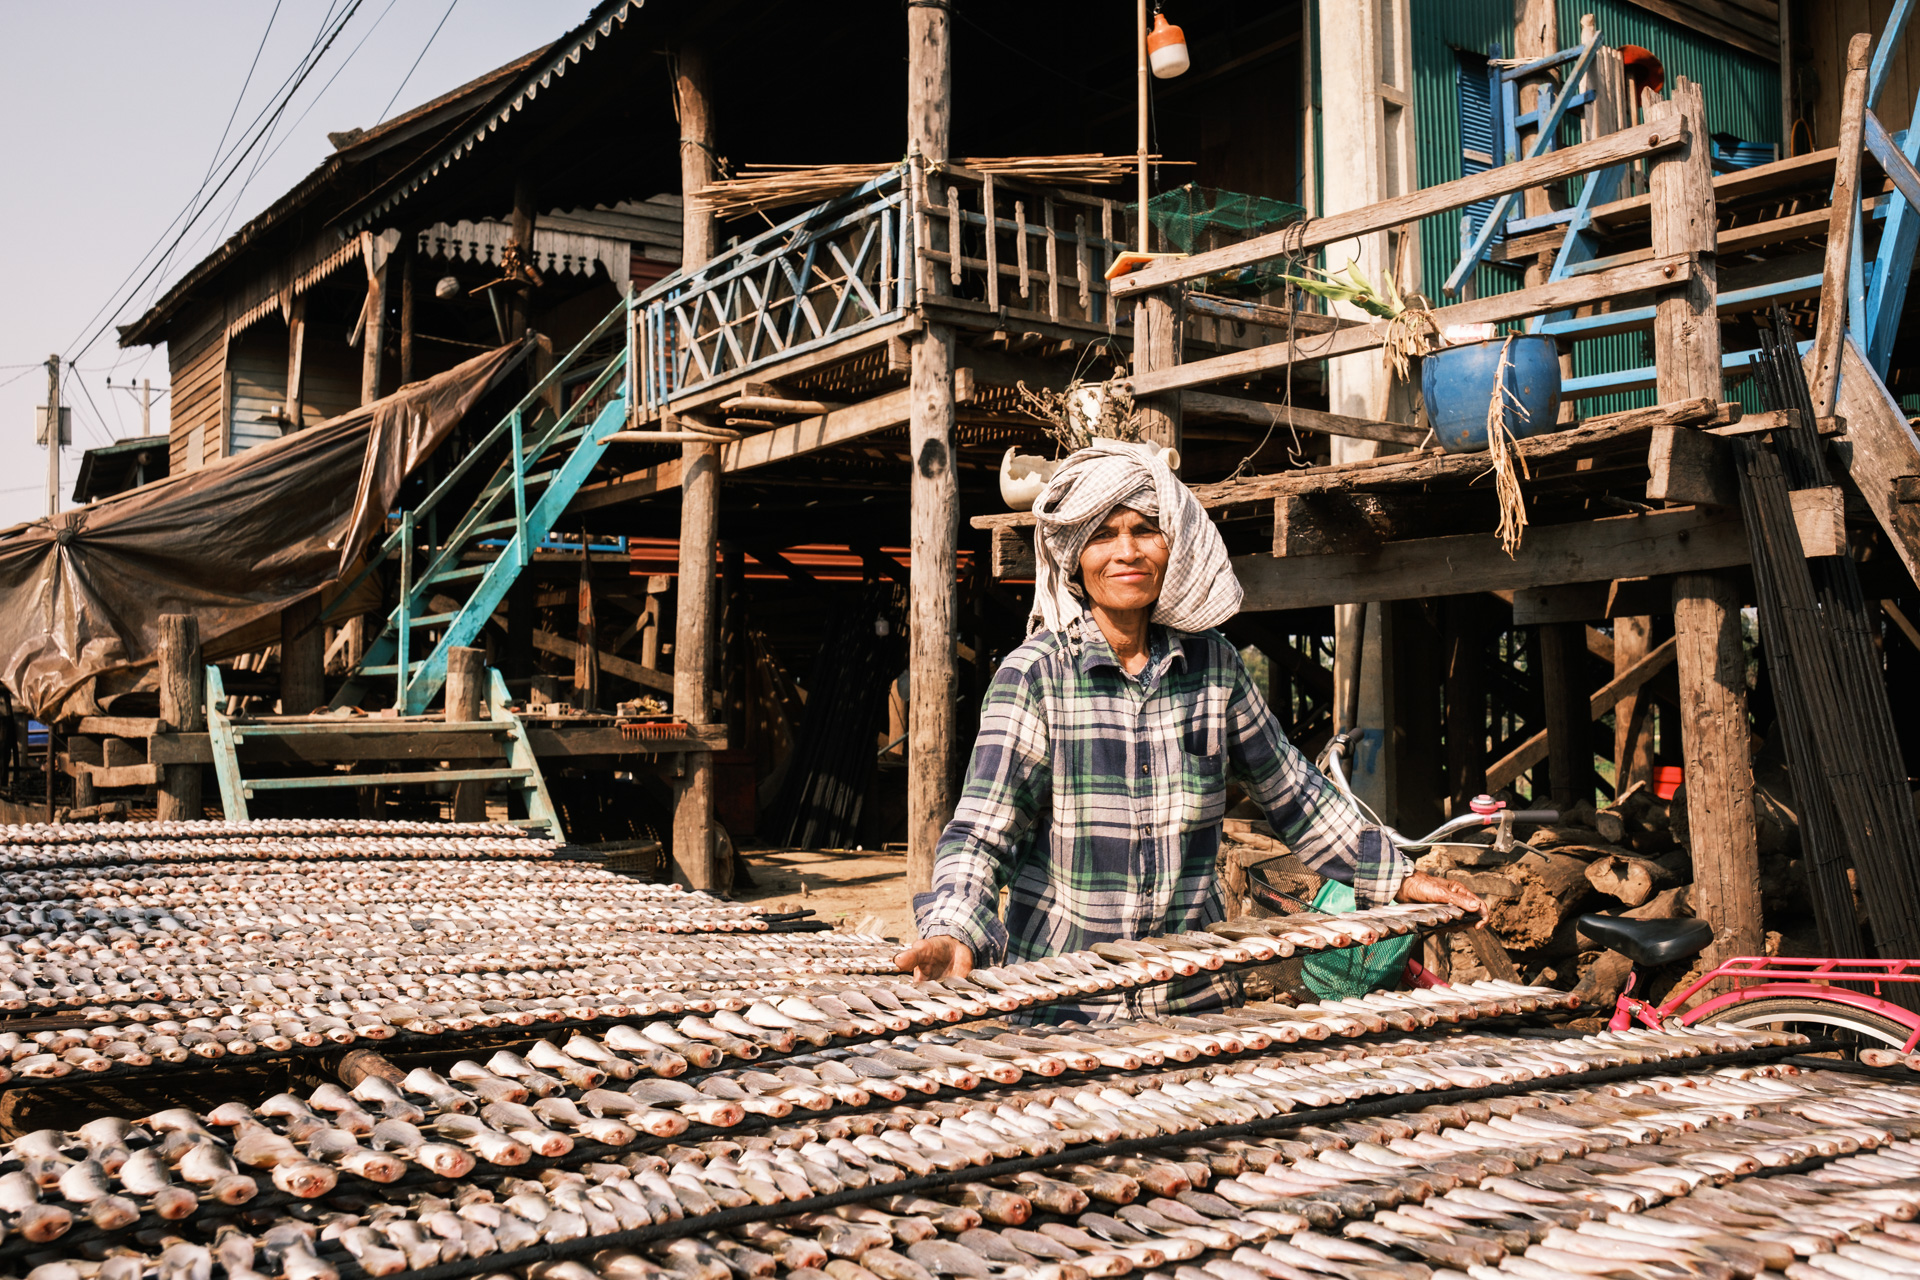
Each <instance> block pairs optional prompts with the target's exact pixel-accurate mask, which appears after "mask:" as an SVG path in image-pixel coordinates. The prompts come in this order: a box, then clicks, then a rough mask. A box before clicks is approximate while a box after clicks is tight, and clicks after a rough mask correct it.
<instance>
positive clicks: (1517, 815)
mask: <svg viewBox="0 0 1920 1280" xmlns="http://www.w3.org/2000/svg"><path fill="white" fill-rule="evenodd" d="M1513 820H1514V821H1515V822H1531V823H1533V824H1535V825H1537V826H1545V825H1547V824H1549V823H1554V822H1558V821H1560V811H1559V810H1558V809H1515V810H1514V811H1513Z"/></svg>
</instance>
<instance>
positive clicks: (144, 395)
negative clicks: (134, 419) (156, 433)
mask: <svg viewBox="0 0 1920 1280" xmlns="http://www.w3.org/2000/svg"><path fill="white" fill-rule="evenodd" d="M140 434H141V435H143V436H150V435H152V434H153V379H151V378H142V379H140Z"/></svg>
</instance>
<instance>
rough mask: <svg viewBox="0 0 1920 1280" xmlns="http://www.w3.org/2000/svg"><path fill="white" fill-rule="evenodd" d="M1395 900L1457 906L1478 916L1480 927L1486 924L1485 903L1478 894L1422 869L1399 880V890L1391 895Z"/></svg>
mask: <svg viewBox="0 0 1920 1280" xmlns="http://www.w3.org/2000/svg"><path fill="white" fill-rule="evenodd" d="M1393 900H1394V901H1395V902H1431V903H1437V904H1438V905H1440V906H1445V907H1459V908H1460V909H1461V910H1462V911H1468V912H1472V913H1473V914H1475V915H1478V916H1479V917H1480V927H1483V928H1484V927H1485V925H1486V922H1487V921H1486V915H1487V908H1486V904H1485V903H1483V902H1481V901H1480V895H1478V894H1476V893H1475V892H1474V891H1473V890H1471V889H1469V888H1467V886H1465V885H1463V884H1460V883H1459V882H1457V881H1454V880H1447V879H1444V878H1442V877H1440V876H1430V875H1428V874H1427V873H1426V872H1424V871H1415V872H1414V873H1412V874H1411V875H1409V876H1408V877H1407V878H1406V879H1405V880H1402V881H1401V882H1400V892H1398V893H1396V894H1394V895H1393Z"/></svg>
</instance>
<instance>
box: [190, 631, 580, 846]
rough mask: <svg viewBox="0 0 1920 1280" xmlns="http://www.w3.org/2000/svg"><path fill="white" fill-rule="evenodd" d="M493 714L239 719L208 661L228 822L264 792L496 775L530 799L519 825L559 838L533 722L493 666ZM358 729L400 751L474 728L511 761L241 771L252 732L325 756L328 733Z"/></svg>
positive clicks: (242, 815) (210, 721)
mask: <svg viewBox="0 0 1920 1280" xmlns="http://www.w3.org/2000/svg"><path fill="white" fill-rule="evenodd" d="M487 677H488V689H487V718H486V719H484V720H466V721H458V720H456V721H449V720H447V719H446V718H445V717H444V716H396V717H390V718H389V717H359V718H349V717H342V716H326V715H322V716H273V717H262V718H257V719H245V720H236V719H234V718H233V717H231V716H229V715H227V712H226V707H227V693H226V687H225V685H224V683H223V682H222V680H221V678H220V668H219V667H217V666H208V668H207V737H208V738H209V739H210V740H211V742H212V744H213V771H214V775H215V777H217V778H218V779H219V782H220V807H221V809H222V810H223V811H224V812H225V815H226V818H227V821H229V822H245V821H247V819H248V812H247V802H248V801H249V800H252V799H254V798H256V797H257V796H258V795H259V793H261V792H265V791H306V790H319V789H324V788H331V787H393V786H420V785H425V784H428V783H435V782H495V781H503V782H507V783H509V784H510V786H511V789H512V790H513V792H514V793H515V794H517V795H518V796H519V797H520V799H521V802H522V803H523V804H524V805H525V806H526V811H527V816H526V817H525V818H516V819H513V820H512V821H513V824H514V825H515V826H522V827H529V828H540V829H544V830H545V831H546V833H547V834H548V835H550V836H553V837H556V838H558V837H560V836H561V835H562V834H563V833H562V831H561V828H560V819H559V815H558V813H557V812H556V811H555V809H554V807H553V800H552V798H551V797H549V796H548V794H547V783H546V779H545V778H544V777H542V776H541V773H540V762H539V760H538V759H537V758H535V756H534V753H533V745H532V743H531V742H529V741H528V739H527V730H526V726H525V725H524V724H523V723H521V720H520V717H518V716H516V715H514V714H513V712H512V711H510V710H508V697H507V684H506V681H505V680H503V679H501V677H500V673H499V672H498V671H496V670H493V669H491V668H489V669H488V671H487ZM348 729H351V730H352V731H353V732H354V733H355V734H356V735H366V734H369V733H372V734H375V735H379V736H389V735H390V736H391V737H392V738H393V740H394V755H395V757H397V758H398V757H404V756H406V755H407V754H408V752H407V742H408V740H409V739H413V740H416V741H417V740H418V739H419V738H420V737H421V735H424V734H448V733H472V734H485V735H487V736H489V737H492V738H494V739H495V740H496V741H497V743H498V745H499V746H500V748H501V754H502V755H503V756H504V757H505V762H504V763H503V764H500V765H494V766H489V767H485V768H475V769H464V768H462V769H455V768H444V769H443V768H433V769H414V770H408V771H403V772H397V773H337V772H335V773H319V774H311V775H306V776H302V777H292V778H247V777H245V776H243V775H242V773H241V771H240V751H239V748H240V747H241V745H242V744H244V743H245V742H246V741H247V740H248V739H250V738H304V739H306V740H307V741H308V742H309V743H311V744H312V745H313V747H314V748H315V750H314V752H313V754H315V755H320V756H321V757H322V758H324V751H325V739H326V738H327V737H328V736H329V735H337V734H339V733H341V732H342V731H343V730H348Z"/></svg>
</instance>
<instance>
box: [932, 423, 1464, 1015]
mask: <svg viewBox="0 0 1920 1280" xmlns="http://www.w3.org/2000/svg"><path fill="white" fill-rule="evenodd" d="M1034 514H1035V521H1036V528H1035V531H1034V553H1035V561H1036V573H1035V584H1034V586H1035V590H1034V618H1033V620H1032V621H1031V623H1030V624H1029V625H1030V627H1031V628H1032V631H1033V634H1032V635H1031V636H1030V637H1029V638H1028V640H1027V642H1026V643H1025V644H1023V645H1021V646H1020V647H1019V648H1018V649H1016V650H1014V651H1013V653H1011V654H1009V655H1008V657H1007V660H1006V661H1005V662H1004V663H1002V664H1001V666H1000V670H999V671H998V672H997V673H996V674H995V676H994V681H993V687H992V688H991V689H990V690H989V692H988V694H987V698H986V702H985V704H984V705H983V706H982V708H981V713H980V736H979V738H978V739H977V741H976V742H975V744H974V752H973V760H972V763H971V765H970V766H969V769H968V774H967V782H966V786H965V788H964V790H963V792H962V794H961V799H960V803H959V805H958V807H957V808H956V809H955V811H954V816H953V820H952V821H951V822H950V823H948V824H947V828H946V830H945V832H944V833H942V835H941V838H940V846H939V850H938V852H937V854H936V855H935V861H934V883H933V891H932V892H931V893H927V894H922V895H920V896H919V897H917V898H916V899H915V901H914V915H915V918H916V922H917V924H918V926H919V931H920V937H921V941H920V942H918V943H916V944H915V945H913V946H911V947H908V948H907V949H906V950H905V951H903V952H902V953H901V954H900V956H899V957H898V964H899V967H900V969H901V970H902V971H903V972H910V973H913V974H914V975H915V976H916V977H928V978H939V977H945V976H948V975H955V976H964V975H965V974H966V973H968V972H969V971H970V970H971V969H972V968H973V966H974V965H975V964H976V963H1000V962H1002V960H1003V959H1004V960H1009V961H1017V960H1024V959H1032V958H1035V957H1039V956H1046V955H1054V954H1057V953H1059V952H1063V951H1074V950H1081V949H1084V948H1086V947H1089V946H1091V945H1093V944H1094V943H1096V942H1112V941H1119V940H1122V939H1127V938H1140V937H1149V936H1153V935H1156V934H1166V933H1175V932H1179V931H1182V930H1188V929H1203V928H1205V927H1206V926H1207V925H1209V924H1212V923H1214V922H1215V921H1217V920H1219V919H1221V918H1222V915H1223V911H1222V908H1221V895H1220V886H1219V884H1218V877H1217V876H1216V874H1215V860H1216V857H1217V855H1218V853H1219V848H1220V823H1221V819H1222V818H1223V817H1224V815H1225V812H1226V797H1227V784H1228V783H1229V782H1234V783H1238V784H1239V785H1240V786H1242V787H1243V788H1245V790H1246V792H1247V794H1248V795H1250V796H1252V797H1253V798H1254V799H1255V800H1257V801H1259V803H1260V805H1261V807H1262V808H1264V809H1265V810H1266V813H1267V818H1268V821H1269V822H1270V823H1271V824H1272V825H1273V828H1274V830H1275V831H1276V832H1278V833H1279V835H1280V837H1281V838H1282V839H1283V840H1285V841H1286V843H1287V845H1288V846H1289V847H1290V848H1291V849H1292V850H1293V851H1294V853H1295V854H1297V855H1298V856H1299V857H1300V858H1301V859H1302V860H1303V861H1305V862H1306V864H1307V865H1308V866H1310V867H1312V868H1314V869H1315V870H1316V871H1318V872H1320V873H1321V874H1323V875H1326V876H1329V877H1331V878H1333V879H1335V880H1339V881H1341V882H1342V883H1346V884H1351V885H1352V886H1353V889H1354V894H1355V897H1356V899H1357V900H1358V904H1359V905H1360V906H1361V907H1367V906H1371V905H1375V904H1378V903H1383V902H1394V901H1399V902H1444V903H1453V904H1455V905H1458V906H1460V907H1463V908H1465V909H1467V910H1469V911H1479V910H1480V909H1481V907H1480V901H1479V899H1478V898H1476V897H1475V896H1474V895H1473V894H1472V893H1470V892H1468V891H1467V890H1466V889H1465V888H1463V887H1462V886H1460V885H1457V884H1454V883H1453V882H1451V881H1447V880H1441V879H1438V878H1436V877H1433V876H1427V875H1422V874H1419V873H1417V872H1414V871H1413V870H1412V867H1411V866H1410V864H1409V863H1408V862H1407V860H1406V858H1405V857H1404V856H1403V855H1401V853H1400V852H1399V851H1398V850H1397V849H1395V848H1394V847H1393V844H1392V842H1391V841H1389V840H1387V839H1386V838H1385V837H1384V835H1383V834H1382V833H1381V831H1380V829H1379V828H1378V827H1375V826H1372V825H1370V824H1368V823H1367V822H1366V821H1365V820H1364V819H1363V818H1362V817H1361V815H1360V813H1359V811H1358V810H1357V809H1356V808H1355V807H1354V805H1353V803H1352V802H1351V801H1349V800H1348V799H1347V798H1346V797H1345V796H1343V795H1341V794H1340V792H1339V791H1337V790H1336V789H1335V788H1334V786H1333V784H1332V783H1330V782H1328V781H1327V779H1326V778H1325V777H1324V776H1322V775H1321V773H1320V772H1319V771H1318V770H1316V769H1315V768H1314V767H1313V765H1312V764H1310V763H1309V762H1308V761H1307V759H1306V758H1305V757H1304V756H1302V755H1301V754H1300V752H1299V751H1297V750H1296V749H1295V748H1294V746H1293V745H1292V744H1291V743H1290V742H1288V741H1287V738H1286V735H1285V733H1283V732H1282V730H1281V726H1280V724H1279V721H1278V720H1277V719H1276V718H1275V717H1274V714H1273V712H1272V711H1271V710H1270V709H1269V708H1268V706H1267V704H1266V700H1265V699H1264V698H1263V697H1261V695H1260V691H1259V690H1258V689H1257V688H1255V687H1254V685H1253V682H1252V681H1251V680H1250V679H1249V678H1248V675H1247V670H1246V668H1245V666H1243V665H1242V664H1241V661H1240V656H1239V654H1238V653H1237V652H1236V651H1235V650H1234V647H1233V646H1232V645H1231V644H1229V643H1228V642H1227V640H1226V639H1225V637H1223V636H1222V635H1221V634H1220V633H1219V632H1218V631H1216V630H1213V628H1215V627H1217V626H1219V625H1220V624H1221V623H1223V622H1225V621H1226V620H1227V619H1228V618H1230V617H1232V616H1233V614H1234V613H1235V612H1236V611H1237V610H1238V609H1239V607H1240V584H1239V582H1238V580H1237V579H1235V577H1234V575H1233V569H1232V566H1231V564H1230V563H1229V562H1228V558H1227V550H1226V546H1225V544H1224V543H1222V542H1221V540H1220V533H1219V531H1218V530H1217V529H1216V528H1214V526H1213V523H1212V521H1210V520H1209V519H1208V518H1207V516H1206V512H1205V511H1203V510H1202V509H1201V507H1200V503H1199V500H1198V499H1196V498H1195V497H1194V496H1193V493H1192V491H1191V490H1189V489H1188V488H1187V487H1186V486H1185V485H1184V484H1182V483H1181V482H1180V480H1179V478H1178V477H1177V476H1175V475H1174V474H1173V472H1172V471H1171V470H1169V469H1168V467H1167V465H1166V463H1165V462H1163V461H1162V460H1161V458H1160V457H1159V456H1158V454H1157V453H1156V452H1155V451H1153V450H1152V449H1150V448H1148V447H1146V446H1144V445H1135V444H1127V443H1123V442H1120V441H1113V440H1097V441H1095V442H1094V444H1093V445H1092V447H1090V448H1088V449H1084V450H1081V451H1080V452H1078V453H1076V454H1074V455H1073V456H1072V457H1070V458H1068V459H1067V461H1066V462H1065V463H1064V464H1063V465H1062V466H1061V467H1060V470H1059V471H1058V472H1056V473H1055V475H1054V478H1053V480H1052V481H1051V482H1050V483H1049V484H1048V486H1047V488H1046V490H1045V491H1044V492H1043V493H1042V494H1041V495H1040V499H1039V500H1038V501H1037V502H1036V503H1035V504H1034ZM1002 888H1005V889H1006V890H1007V916H1006V922H1005V924H1004V925H1003V924H1002V923H1001V921H1000V919H999V918H998V913H997V912H996V907H997V905H998V900H999V893H1000V890H1001V889H1002ZM1238 999H1239V986H1238V982H1237V980H1236V979H1233V978H1231V977H1225V976H1222V975H1219V974H1206V973H1203V974H1201V975H1199V976H1197V977H1194V978H1190V979H1186V980H1184V981H1180V982H1175V983H1172V984H1166V985H1159V986H1150V987H1147V988H1144V989H1136V990H1133V991H1129V992H1126V993H1124V994H1115V995H1110V996H1103V997H1098V998H1094V999H1090V1000H1087V1001H1085V1002H1083V1003H1081V1004H1079V1005H1070V1006H1069V1005H1055V1006H1053V1007H1052V1010H1051V1012H1050V1014H1049V1016H1050V1018H1052V1019H1054V1020H1066V1021H1094V1020H1101V1019H1108V1018H1114V1017H1120V1016H1132V1015H1138V1014H1161V1013H1180V1012H1197V1011H1201V1010H1205V1009H1211V1008H1218V1007H1220V1006H1221V1005H1222V1004H1224V1003H1230V1002H1237V1001H1238Z"/></svg>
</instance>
